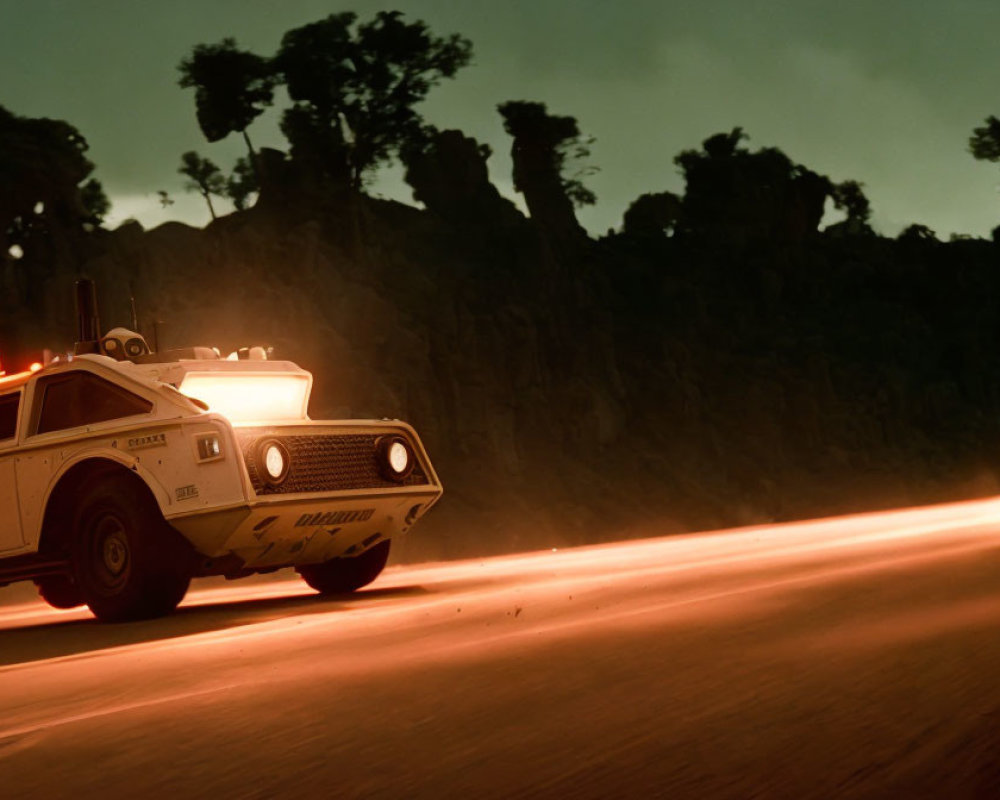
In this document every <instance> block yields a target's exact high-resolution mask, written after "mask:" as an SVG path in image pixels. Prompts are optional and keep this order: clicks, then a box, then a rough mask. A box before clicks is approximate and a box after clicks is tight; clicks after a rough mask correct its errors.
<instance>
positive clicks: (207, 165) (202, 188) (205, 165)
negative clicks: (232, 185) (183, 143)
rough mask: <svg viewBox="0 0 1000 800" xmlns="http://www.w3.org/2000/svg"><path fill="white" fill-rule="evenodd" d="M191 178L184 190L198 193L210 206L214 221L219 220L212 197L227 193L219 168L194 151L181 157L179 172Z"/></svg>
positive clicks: (209, 210)
mask: <svg viewBox="0 0 1000 800" xmlns="http://www.w3.org/2000/svg"><path fill="white" fill-rule="evenodd" d="M177 171H178V172H179V173H180V174H181V175H185V176H187V177H188V178H189V180H188V181H187V183H185V184H184V188H185V189H187V190H188V191H189V192H198V193H199V194H200V195H201V196H202V197H204V198H205V202H206V203H207V204H208V213H209V214H211V215H212V219H217V217H216V215H215V206H213V205H212V195H213V194H214V195H220V196H221V195H223V194H224V193H225V191H226V179H225V177H224V176H223V174H222V172H220V171H219V168H218V167H217V166H216V165H215V164H213V163H212V162H211V161H210V160H209V159H207V158H202V157H201V156H199V155H198V154H197V153H196V152H194V151H193V150H189V151H188V152H186V153H185V154H184V155H182V156H181V165H180V167H179V168H178V170H177Z"/></svg>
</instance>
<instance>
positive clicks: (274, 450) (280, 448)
mask: <svg viewBox="0 0 1000 800" xmlns="http://www.w3.org/2000/svg"><path fill="white" fill-rule="evenodd" d="M260 459H261V462H262V463H263V465H264V470H263V471H264V474H263V476H262V477H263V478H264V479H265V480H266V481H268V482H269V483H281V482H282V481H283V480H284V479H285V476H286V475H288V466H289V460H288V451H287V450H286V449H285V446H284V445H283V444H281V443H280V442H275V441H270V442H264V443H263V444H262V445H261V448H260Z"/></svg>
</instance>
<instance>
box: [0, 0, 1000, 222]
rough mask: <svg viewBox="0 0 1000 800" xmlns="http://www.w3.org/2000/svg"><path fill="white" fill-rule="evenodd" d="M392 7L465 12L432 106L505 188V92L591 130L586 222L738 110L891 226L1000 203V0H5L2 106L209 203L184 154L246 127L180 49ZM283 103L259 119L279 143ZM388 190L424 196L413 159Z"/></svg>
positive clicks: (178, 214) (192, 203)
mask: <svg viewBox="0 0 1000 800" xmlns="http://www.w3.org/2000/svg"><path fill="white" fill-rule="evenodd" d="M384 8H399V9H400V10H402V11H404V12H405V13H406V14H407V15H408V16H410V17H417V18H421V19H424V20H425V21H426V22H427V23H428V24H429V25H430V26H431V28H432V29H433V30H434V31H435V32H437V33H439V34H445V33H451V32H459V33H462V34H464V35H465V36H467V37H469V38H470V39H471V40H472V42H473V45H474V48H475V50H474V52H475V63H474V65H473V66H472V67H469V68H467V69H466V70H464V71H462V72H460V73H459V75H458V77H457V78H456V80H454V81H451V82H448V83H446V84H444V85H442V86H441V87H439V88H438V89H436V90H434V91H433V93H432V95H431V96H430V98H429V99H428V101H427V103H426V104H425V105H424V109H423V110H424V113H425V116H426V117H427V118H428V119H429V120H430V121H432V122H434V123H435V124H436V125H438V126H439V127H442V128H447V127H458V128H461V129H462V130H464V131H466V132H467V133H469V134H472V135H474V136H476V137H477V138H479V139H480V140H482V141H486V142H489V143H490V144H492V145H493V147H494V150H495V155H494V156H493V158H492V159H491V162H490V166H491V171H492V176H493V180H494V181H495V182H496V184H497V185H498V186H499V187H500V189H501V191H503V192H504V193H505V194H508V195H511V196H512V191H511V187H510V162H509V159H508V158H507V151H508V149H509V140H508V139H507V137H506V136H505V134H504V133H503V130H502V128H501V125H500V120H499V117H498V115H497V114H496V110H495V107H496V105H497V103H499V102H503V101H505V100H510V99H525V100H541V101H543V102H545V103H547V104H548V105H549V108H550V110H551V111H553V112H555V113H561V114H571V115H573V116H576V117H577V119H578V120H579V121H580V126H581V128H582V129H583V131H585V132H586V133H588V134H591V135H593V136H595V137H596V138H597V141H596V144H595V146H594V147H593V149H592V150H593V155H592V158H591V161H592V163H593V164H594V165H595V166H597V167H599V168H600V172H599V173H597V174H596V175H594V176H593V177H592V178H590V179H589V181H588V184H589V185H590V186H591V187H592V188H593V189H594V190H595V191H596V193H597V196H598V204H597V206H596V207H594V208H592V209H587V210H585V211H584V212H581V220H582V221H583V222H584V224H585V225H586V226H587V227H588V228H589V229H590V230H591V231H592V232H603V231H604V230H606V229H607V228H609V227H612V226H618V225H620V223H621V214H622V212H623V210H624V209H625V207H626V206H627V205H628V203H629V202H630V201H631V200H632V199H634V198H635V197H636V196H637V195H639V194H641V193H643V192H647V191H655V190H662V189H673V190H675V191H680V190H681V189H682V184H681V181H680V178H679V177H678V175H677V172H676V169H675V167H674V165H673V163H672V162H673V157H674V156H675V155H676V154H677V153H678V152H679V151H681V150H683V149H686V148H689V147H693V146H697V144H698V143H699V142H700V141H701V140H702V139H704V138H705V137H706V136H708V135H709V134H711V133H714V132H717V131H720V130H728V129H730V128H732V127H734V126H736V125H741V126H742V127H743V128H744V129H745V130H746V131H747V132H748V133H749V134H750V136H751V139H750V144H751V146H753V147H760V146H765V145H766V146H771V145H773V146H777V147H780V148H782V149H783V150H784V151H785V152H786V153H788V155H789V156H791V157H792V158H793V159H795V160H797V161H799V162H801V163H804V164H805V165H807V166H809V167H810V168H812V169H815V170H818V171H820V172H823V173H825V174H827V175H829V176H830V177H831V178H832V179H834V180H844V179H847V178H854V179H857V180H860V181H862V182H863V183H864V184H865V186H866V187H867V193H868V195H869V197H870V199H871V201H872V205H873V207H874V211H875V218H874V220H875V225H876V228H878V229H879V230H880V231H881V232H883V233H886V234H895V233H896V232H898V230H899V229H900V228H901V227H902V226H904V225H906V224H908V223H909V222H921V223H923V224H926V225H929V226H930V227H931V228H933V229H935V230H936V231H938V233H939V234H940V235H942V236H946V235H947V234H950V233H953V232H959V233H970V234H974V235H984V234H986V233H988V231H989V230H990V229H992V228H993V227H994V225H996V224H997V222H1000V195H998V192H997V186H998V183H1000V169H998V168H997V167H995V166H993V165H990V164H985V163H980V162H976V161H975V160H974V159H973V158H972V157H971V156H970V155H969V154H968V152H967V140H968V136H969V133H970V132H971V129H972V128H973V127H975V126H976V125H979V124H981V122H982V120H983V119H984V118H985V117H986V116H987V115H988V114H991V113H992V114H997V115H1000V92H998V91H997V84H998V78H1000V47H998V45H997V41H996V37H997V32H998V31H1000V3H997V2H995V0H990V1H989V2H987V0H953V1H952V2H948V3H944V2H933V3H932V2H928V0H908V1H907V0H869V1H868V2H856V1H852V0H842V1H841V2H838V3H831V2H828V1H827V0H824V1H823V2H821V1H820V0H797V2H758V3H750V2H747V1H746V0H742V1H738V0H725V1H724V2H723V1H720V2H710V1H709V0H705V2H670V1H669V0H660V1H659V2H654V1H653V0H632V1H631V2H629V0H619V2H597V1H596V0H576V2H568V1H564V0H534V1H533V2H523V1H522V0H502V1H499V0H494V1H493V2H482V1H481V0H461V1H460V0H413V1H412V2H401V0H396V2H390V3H381V2H361V1H360V0H359V1H357V2H351V3H336V2H319V1H318V0H284V1H283V2H280V3H279V2H276V1H274V0H199V1H198V2H193V1H192V0H170V2H165V1H163V2H156V3H154V2H151V0H31V1H30V2H28V1H27V0H0V105H4V106H6V107H7V108H9V109H10V110H11V111H13V112H15V113H18V114H21V115H26V116H49V117H55V118H61V119H66V120H68V121H69V122H71V123H73V124H74V125H76V126H77V127H78V128H79V129H80V130H81V132H82V133H83V134H84V135H85V136H86V137H87V139H88V141H89V142H90V145H91V152H90V155H91V158H92V160H93V161H94V162H95V163H96V164H97V172H96V176H97V177H98V178H99V179H100V180H101V181H102V182H103V183H104V185H105V188H106V190H107V191H108V193H109V195H111V197H112V200H113V201H114V202H115V210H114V213H113V216H112V221H115V220H120V219H122V218H124V217H126V216H129V215H135V216H136V217H138V218H139V219H140V220H141V221H143V222H144V223H145V224H147V225H151V224H155V223H156V222H158V221H161V220H162V219H164V218H165V217H164V212H162V211H161V210H160V209H159V206H158V203H157V202H156V197H155V193H156V190H158V189H166V190H168V191H169V192H170V193H171V194H172V195H173V197H174V198H175V199H176V204H175V205H174V206H172V207H171V209H170V212H169V215H170V216H172V217H174V218H181V219H185V220H188V221H192V222H196V223H201V222H204V221H205V219H206V218H207V211H205V210H203V208H202V206H201V205H200V203H201V201H200V200H199V199H198V198H196V197H195V196H192V195H185V194H184V192H183V190H182V178H181V177H180V176H179V175H177V173H176V167H177V164H178V162H179V158H180V154H181V153H182V152H184V151H185V150H191V149H197V150H199V151H200V152H202V153H203V154H205V155H208V156H209V157H210V158H212V159H213V160H215V161H216V162H217V163H219V164H220V165H223V166H225V167H228V166H230V164H231V162H232V161H233V160H235V158H236V157H237V156H238V155H239V154H240V153H241V145H240V142H239V141H237V140H236V137H232V141H227V142H223V143H219V144H214V145H210V144H208V143H206V142H205V141H204V139H203V138H202V136H201V134H200V132H199V130H198V127H197V124H196V122H195V119H194V104H193V97H192V94H191V92H190V91H185V90H182V89H179V88H178V87H177V85H176V79H177V72H176V65H177V63H178V61H179V60H180V59H181V58H182V57H184V56H185V55H186V54H187V53H188V52H189V50H190V49H191V47H192V46H193V45H195V44H197V43H199V42H214V41H217V40H219V39H221V38H222V37H224V36H235V37H236V39H237V41H238V42H239V43H240V44H241V45H242V46H245V47H249V48H251V49H254V50H256V51H257V52H259V53H261V54H265V55H268V54H271V53H273V52H274V50H275V49H276V47H277V45H278V42H279V40H280V38H281V35H282V34H283V33H284V32H285V31H286V30H288V29H289V28H292V27H295V26H298V25H301V24H304V23H306V22H311V21H314V20H316V19H319V18H321V17H323V16H325V15H327V14H329V13H332V12H335V11H343V10H355V11H357V12H358V13H359V14H360V15H361V16H362V17H364V18H367V17H369V16H371V14H372V13H374V11H376V10H379V9H384ZM277 119H278V112H277V111H274V110H272V111H271V112H269V113H268V114H267V115H266V117H265V118H262V119H261V120H260V121H258V122H257V123H256V124H255V125H254V126H253V127H252V128H251V135H253V136H254V138H255V140H256V142H257V143H259V144H262V145H273V146H278V147H281V146H282V145H283V142H282V139H281V136H280V133H279V132H278V129H277ZM374 190H375V191H376V192H379V193H382V194H385V195H387V196H393V197H396V198H398V199H402V200H409V197H410V196H409V192H408V190H407V187H406V186H405V185H403V184H402V183H401V182H400V180H399V175H398V172H394V171H393V170H388V171H387V172H386V173H385V174H383V175H382V176H381V177H380V179H379V180H378V181H377V182H376V184H375V186H374Z"/></svg>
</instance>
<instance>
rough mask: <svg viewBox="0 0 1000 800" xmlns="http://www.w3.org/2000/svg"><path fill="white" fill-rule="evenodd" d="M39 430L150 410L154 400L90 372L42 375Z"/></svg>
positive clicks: (83, 423) (38, 393)
mask: <svg viewBox="0 0 1000 800" xmlns="http://www.w3.org/2000/svg"><path fill="white" fill-rule="evenodd" d="M35 396H36V397H38V398H40V401H39V402H40V408H39V411H38V423H37V425H36V427H35V433H48V432H49V431H61V430H65V429H66V428H78V427H80V426H81V425H91V424H93V423H95V422H106V421H107V420H110V419H120V418H121V417H134V416H136V415H138V414H148V413H149V412H150V411H152V410H153V404H152V403H151V402H150V401H149V400H146V399H145V398H143V397H139V396H138V395H134V394H132V392H130V391H128V390H127V389H123V388H122V387H120V386H116V385H115V384H113V383H111V381H106V380H104V378H100V377H98V376H97V375H94V374H93V373H90V372H83V371H78V372H66V373H63V374H62V375H52V376H51V377H45V378H39V380H38V387H37V389H36V391H35Z"/></svg>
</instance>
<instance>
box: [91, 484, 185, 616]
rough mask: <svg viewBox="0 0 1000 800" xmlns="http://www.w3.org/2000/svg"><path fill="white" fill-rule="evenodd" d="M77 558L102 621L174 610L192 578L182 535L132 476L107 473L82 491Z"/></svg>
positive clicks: (158, 614) (145, 489)
mask: <svg viewBox="0 0 1000 800" xmlns="http://www.w3.org/2000/svg"><path fill="white" fill-rule="evenodd" d="M72 560H73V577H74V579H75V581H76V585H77V586H78V587H79V588H80V595H81V596H82V598H83V601H84V602H85V603H86V604H87V605H88V606H89V607H90V610H91V611H92V612H93V613H94V616H95V617H97V618H98V619H99V620H101V621H102V622H122V621H125V620H135V619H149V618H151V617H159V616H163V615H164V614H169V613H170V612H171V611H173V610H174V609H175V608H176V607H177V604H178V603H180V601H181V600H182V599H183V598H184V594H185V593H186V592H187V589H188V585H189V584H190V582H191V573H190V570H189V568H188V564H187V561H186V559H185V553H184V548H183V547H182V543H181V541H180V534H178V533H177V532H176V531H174V530H173V529H172V528H171V527H170V526H169V525H168V524H167V523H166V521H164V519H163V517H162V515H161V514H160V511H159V509H158V508H157V507H156V503H155V502H154V501H153V498H152V497H151V496H150V494H149V490H148V489H147V488H146V486H145V485H144V484H142V483H141V482H140V481H139V480H138V479H137V478H134V477H132V476H131V475H128V474H121V475H106V476H104V477H102V478H100V479H95V480H94V481H92V482H91V483H90V484H88V485H87V486H85V487H84V488H83V490H82V491H81V493H80V501H79V503H78V505H77V511H76V516H75V523H74V538H73V549H72Z"/></svg>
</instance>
